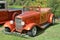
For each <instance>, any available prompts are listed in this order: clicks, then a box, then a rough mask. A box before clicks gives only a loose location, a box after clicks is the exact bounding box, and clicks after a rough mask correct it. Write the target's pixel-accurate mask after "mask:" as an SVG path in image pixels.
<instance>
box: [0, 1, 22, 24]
mask: <svg viewBox="0 0 60 40" xmlns="http://www.w3.org/2000/svg"><path fill="white" fill-rule="evenodd" d="M21 12H22V11H21V10H15V9H7V4H6V2H5V1H0V24H3V23H5V22H6V21H8V20H13V19H14V18H15V16H16V15H18V14H20V13H21Z"/></svg>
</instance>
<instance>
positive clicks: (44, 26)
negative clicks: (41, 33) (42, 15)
mask: <svg viewBox="0 0 60 40" xmlns="http://www.w3.org/2000/svg"><path fill="white" fill-rule="evenodd" d="M49 25H50V23H47V24H44V25H43V26H41V28H42V29H44V28H46V27H47V26H49Z"/></svg>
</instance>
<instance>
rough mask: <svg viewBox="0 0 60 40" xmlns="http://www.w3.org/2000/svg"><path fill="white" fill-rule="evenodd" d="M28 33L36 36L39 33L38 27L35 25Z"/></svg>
mask: <svg viewBox="0 0 60 40" xmlns="http://www.w3.org/2000/svg"><path fill="white" fill-rule="evenodd" d="M27 34H28V35H29V36H31V37H34V36H36V34H37V28H36V27H33V28H32V29H31V30H30V31H28V32H27Z"/></svg>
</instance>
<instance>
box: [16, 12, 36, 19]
mask: <svg viewBox="0 0 60 40" xmlns="http://www.w3.org/2000/svg"><path fill="white" fill-rule="evenodd" d="M36 13H37V12H36V11H26V12H23V13H22V14H20V15H18V16H16V18H28V17H31V16H33V15H36Z"/></svg>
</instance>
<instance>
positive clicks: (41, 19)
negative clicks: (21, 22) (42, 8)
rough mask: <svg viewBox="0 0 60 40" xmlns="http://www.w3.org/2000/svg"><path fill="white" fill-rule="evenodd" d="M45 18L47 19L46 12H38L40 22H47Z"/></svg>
mask: <svg viewBox="0 0 60 40" xmlns="http://www.w3.org/2000/svg"><path fill="white" fill-rule="evenodd" d="M47 20H48V18H47V13H45V12H41V13H40V24H43V23H45V22H47Z"/></svg>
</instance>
